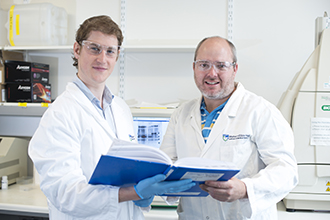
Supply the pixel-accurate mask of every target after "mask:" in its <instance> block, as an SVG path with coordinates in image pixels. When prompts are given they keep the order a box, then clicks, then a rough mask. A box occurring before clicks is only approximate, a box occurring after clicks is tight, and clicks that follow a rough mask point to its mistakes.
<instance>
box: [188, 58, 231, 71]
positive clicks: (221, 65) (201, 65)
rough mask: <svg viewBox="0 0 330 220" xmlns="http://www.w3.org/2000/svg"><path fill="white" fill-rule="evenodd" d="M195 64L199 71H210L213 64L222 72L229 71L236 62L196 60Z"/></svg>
mask: <svg viewBox="0 0 330 220" xmlns="http://www.w3.org/2000/svg"><path fill="white" fill-rule="evenodd" d="M194 64H195V65H196V67H197V69H198V70H199V71H209V70H210V69H211V67H212V66H213V67H214V69H215V70H217V71H220V72H225V71H227V70H228V69H229V68H230V67H231V66H234V65H235V64H236V62H232V63H230V62H228V61H225V62H210V61H208V60H196V61H194Z"/></svg>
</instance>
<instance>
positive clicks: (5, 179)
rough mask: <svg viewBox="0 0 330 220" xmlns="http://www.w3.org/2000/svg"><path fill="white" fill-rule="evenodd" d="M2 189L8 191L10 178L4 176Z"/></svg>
mask: <svg viewBox="0 0 330 220" xmlns="http://www.w3.org/2000/svg"><path fill="white" fill-rule="evenodd" d="M1 189H3V190H4V189H8V177H7V176H3V177H2V181H1Z"/></svg>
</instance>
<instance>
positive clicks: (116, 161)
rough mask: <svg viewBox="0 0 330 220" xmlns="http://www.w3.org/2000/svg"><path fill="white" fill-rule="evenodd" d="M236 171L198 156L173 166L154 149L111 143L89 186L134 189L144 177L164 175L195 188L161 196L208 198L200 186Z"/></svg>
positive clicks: (168, 159)
mask: <svg viewBox="0 0 330 220" xmlns="http://www.w3.org/2000/svg"><path fill="white" fill-rule="evenodd" d="M238 172H239V169H237V168H236V167H235V166H234V165H233V164H231V163H224V162H222V161H216V160H210V159H205V158H199V157H193V158H192V157H191V158H182V159H179V160H178V161H176V162H175V163H174V164H173V163H172V161H171V159H170V158H169V157H168V156H167V155H166V154H165V153H164V152H163V151H161V150H159V149H157V148H154V147H150V146H146V145H141V144H137V143H133V142H128V141H122V140H114V142H113V144H112V145H111V147H110V149H109V151H108V153H107V154H106V155H102V156H101V158H100V160H99V162H98V164H97V166H96V168H95V170H94V173H93V175H92V177H91V179H90V180H89V183H90V184H105V185H114V186H133V185H136V184H138V183H139V182H140V181H141V180H144V179H146V178H150V177H153V176H155V175H157V174H164V175H165V176H166V179H165V181H171V180H183V179H192V181H193V182H195V183H196V185H195V186H193V187H191V188H190V189H188V190H184V191H183V192H164V193H163V194H161V196H207V195H208V193H207V192H205V191H203V190H202V189H201V188H200V187H199V184H202V183H204V182H205V181H206V180H218V181H227V180H229V179H230V178H231V177H233V176H234V175H236V174H237V173H238Z"/></svg>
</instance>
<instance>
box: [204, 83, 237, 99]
mask: <svg viewBox="0 0 330 220" xmlns="http://www.w3.org/2000/svg"><path fill="white" fill-rule="evenodd" d="M234 89H235V84H232V85H227V86H226V87H224V88H223V89H221V90H219V91H205V90H203V89H200V91H201V93H202V95H203V96H204V97H205V98H207V99H213V100H216V99H225V98H227V97H229V96H230V95H231V94H232V92H233V91H234Z"/></svg>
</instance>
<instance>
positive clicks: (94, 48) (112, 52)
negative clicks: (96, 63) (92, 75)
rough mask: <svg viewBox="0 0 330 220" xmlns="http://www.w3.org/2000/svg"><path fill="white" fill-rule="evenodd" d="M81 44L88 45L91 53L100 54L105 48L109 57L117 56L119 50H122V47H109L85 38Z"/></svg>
mask: <svg viewBox="0 0 330 220" xmlns="http://www.w3.org/2000/svg"><path fill="white" fill-rule="evenodd" d="M81 45H83V46H86V48H87V51H88V53H89V54H91V55H99V54H100V53H101V52H102V51H103V50H105V51H106V55H107V56H108V57H117V55H118V51H119V50H120V47H115V46H113V47H109V46H105V45H101V44H98V43H94V42H92V41H87V40H83V41H82V42H81Z"/></svg>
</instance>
